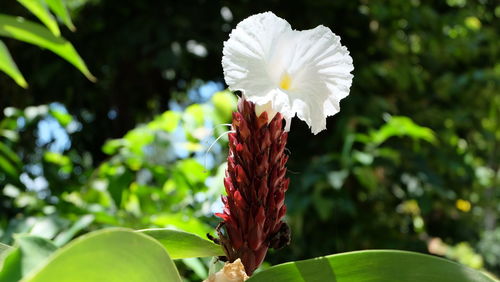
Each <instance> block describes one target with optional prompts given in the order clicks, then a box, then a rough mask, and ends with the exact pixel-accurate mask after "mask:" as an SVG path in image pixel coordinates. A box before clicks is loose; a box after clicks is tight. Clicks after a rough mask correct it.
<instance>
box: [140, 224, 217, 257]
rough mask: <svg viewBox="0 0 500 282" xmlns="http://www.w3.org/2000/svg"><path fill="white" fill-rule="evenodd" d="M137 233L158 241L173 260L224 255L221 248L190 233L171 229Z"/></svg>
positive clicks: (147, 230) (146, 230)
mask: <svg viewBox="0 0 500 282" xmlns="http://www.w3.org/2000/svg"><path fill="white" fill-rule="evenodd" d="M138 232H140V233H144V234H147V235H149V236H151V237H153V238H155V239H156V240H158V242H160V243H161V244H162V245H163V246H164V247H165V248H166V249H167V251H168V253H169V254H170V256H171V257H172V258H173V259H180V258H194V257H211V256H223V255H224V251H222V248H221V246H219V245H217V244H215V243H212V242H211V241H208V240H206V239H203V238H201V237H199V236H197V235H195V234H192V233H187V232H183V231H177V230H172V229H145V230H139V231H138Z"/></svg>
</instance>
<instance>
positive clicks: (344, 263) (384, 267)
mask: <svg viewBox="0 0 500 282" xmlns="http://www.w3.org/2000/svg"><path fill="white" fill-rule="evenodd" d="M258 281H273V282H281V281H287V282H302V281H337V282H342V281H405V282H412V281H415V282H420V281H426V282H434V281H435V282H491V281H495V280H493V279H492V278H489V277H487V276H486V275H485V274H483V273H481V272H479V271H476V270H473V269H471V268H468V267H466V266H463V265H460V264H458V263H455V262H451V261H448V260H445V259H441V258H438V257H434V256H429V255H423V254H419V253H412V252H404V251H392V250H373V251H359V252H350V253H343V254H337V255H331V256H326V257H319V258H315V259H309V260H303V261H296V262H289V263H284V264H281V265H277V266H274V267H271V268H269V269H266V270H264V271H262V272H259V273H256V274H255V275H253V276H252V277H251V278H250V279H249V280H247V282H258Z"/></svg>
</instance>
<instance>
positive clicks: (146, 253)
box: [23, 228, 181, 282]
mask: <svg viewBox="0 0 500 282" xmlns="http://www.w3.org/2000/svg"><path fill="white" fill-rule="evenodd" d="M23 281H31V282H47V281H58V282H84V281H106V282H114V281H117V282H118V281H119V282H123V281H127V282H136V281H137V282H143V281H155V282H156V281H157V282H160V281H165V282H176V281H179V282H180V281H181V279H180V277H179V273H178V272H177V269H176V267H175V265H174V263H173V261H172V260H171V259H170V257H169V255H168V253H167V252H166V251H165V249H164V248H163V247H162V245H161V244H159V243H158V242H157V241H156V240H155V239H153V238H151V237H149V236H146V235H144V234H140V233H138V232H134V231H131V230H126V229H117V228H113V229H105V230H100V231H96V232H93V233H89V234H86V235H84V236H82V237H80V238H78V239H76V240H74V241H72V242H71V243H69V244H68V245H66V246H65V247H64V248H62V249H59V250H58V251H57V252H56V253H54V255H53V256H51V257H50V258H49V259H48V260H47V261H46V264H45V265H44V266H43V267H41V268H39V269H38V271H35V272H33V273H31V274H30V275H28V276H27V277H26V278H25V279H23Z"/></svg>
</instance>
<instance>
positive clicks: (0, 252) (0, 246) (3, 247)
mask: <svg viewBox="0 0 500 282" xmlns="http://www.w3.org/2000/svg"><path fill="white" fill-rule="evenodd" d="M11 248H12V247H11V246H9V245H5V244H2V243H0V261H2V257H3V255H4V254H6V253H7V252H8V251H9V250H10V249H11Z"/></svg>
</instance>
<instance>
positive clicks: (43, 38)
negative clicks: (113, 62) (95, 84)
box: [0, 14, 96, 81]
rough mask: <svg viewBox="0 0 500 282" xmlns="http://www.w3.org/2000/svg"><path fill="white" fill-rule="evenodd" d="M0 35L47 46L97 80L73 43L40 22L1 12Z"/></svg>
mask: <svg viewBox="0 0 500 282" xmlns="http://www.w3.org/2000/svg"><path fill="white" fill-rule="evenodd" d="M0 36H6V37H11V38H14V39H17V40H21V41H24V42H27V43H30V44H33V45H36V46H39V47H42V48H46V49H48V50H50V51H52V52H54V53H55V54H57V55H59V56H61V57H62V58H63V59H65V60H66V61H68V62H69V63H71V64H72V65H73V66H75V67H76V68H77V69H79V70H80V71H81V72H82V73H83V74H84V75H85V76H86V77H87V78H88V79H89V80H91V81H95V80H96V78H95V77H94V76H93V75H92V74H91V73H90V71H89V70H88V68H87V66H86V65H85V62H83V60H82V58H80V55H78V53H77V52H76V50H75V48H74V47H73V45H71V43H70V42H68V41H67V40H66V39H64V38H62V37H57V36H54V34H52V33H51V32H50V31H49V30H48V29H46V28H45V27H44V26H42V25H40V24H37V23H34V22H31V21H27V20H25V19H23V18H20V17H12V16H7V15H1V14H0Z"/></svg>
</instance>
